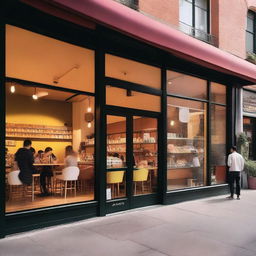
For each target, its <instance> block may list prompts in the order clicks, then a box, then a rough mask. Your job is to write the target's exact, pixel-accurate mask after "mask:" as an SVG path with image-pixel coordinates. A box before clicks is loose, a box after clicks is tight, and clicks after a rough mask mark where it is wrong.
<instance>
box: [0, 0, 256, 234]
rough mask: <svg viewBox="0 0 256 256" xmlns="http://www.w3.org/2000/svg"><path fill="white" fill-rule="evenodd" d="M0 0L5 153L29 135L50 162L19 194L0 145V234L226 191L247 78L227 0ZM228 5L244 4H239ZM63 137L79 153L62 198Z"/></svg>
mask: <svg viewBox="0 0 256 256" xmlns="http://www.w3.org/2000/svg"><path fill="white" fill-rule="evenodd" d="M230 1H236V0H230ZM230 1H228V2H230ZM6 2H8V3H7V4H6V8H7V10H6V11H5V12H4V16H3V17H1V19H2V21H3V23H1V28H2V30H1V33H3V34H2V37H0V38H1V39H0V40H1V44H0V47H1V48H0V49H1V53H2V54H1V55H0V56H1V57H2V58H3V57H5V59H2V63H6V65H5V67H4V66H3V65H2V66H1V69H0V71H1V79H2V83H1V84H2V86H1V87H0V90H1V92H0V97H1V100H0V105H1V110H4V111H2V112H1V113H2V115H1V122H0V131H1V145H4V144H5V138H6V139H7V140H6V144H5V145H6V146H7V147H8V149H9V151H10V153H15V151H16V150H17V148H19V147H21V146H22V140H23V139H24V138H31V139H32V141H33V145H34V146H35V147H36V150H38V149H44V148H45V147H46V146H51V147H52V148H53V149H54V152H55V154H56V156H57V158H58V159H59V163H57V167H56V166H52V169H53V170H54V172H55V175H54V176H53V178H52V179H49V181H48V186H49V189H51V190H52V194H51V196H49V197H47V198H40V200H38V197H37V195H38V193H39V189H38V188H39V186H40V183H39V182H38V177H39V175H37V176H35V177H34V187H33V188H34V189H33V193H34V194H33V195H35V198H34V200H33V201H32V200H31V197H30V196H31V194H30V193H29V192H31V191H32V187H29V189H28V190H25V192H26V193H25V194H26V196H24V197H22V196H21V194H22V193H23V189H24V186H23V185H22V184H19V188H17V190H15V189H12V188H13V187H12V186H14V184H12V183H11V181H10V180H8V177H9V174H10V173H12V172H11V168H10V166H8V165H5V162H4V160H3V159H5V158H4V146H2V147H1V148H0V150H1V151H0V152H1V155H0V161H1V162H0V164H1V166H0V167H1V168H0V169H1V170H5V171H2V172H0V182H1V183H0V194H1V195H3V194H6V198H5V199H3V197H1V198H0V236H1V237H3V236H5V235H6V234H11V233H15V232H20V231H24V230H30V229H33V228H38V227H43V226H48V225H53V224H58V223H64V222H69V221H74V220H79V219H84V218H89V217H92V216H103V215H106V214H108V213H112V212H117V211H122V210H127V209H131V208H136V207H142V206H146V205H153V204H159V203H160V204H169V203H175V202H180V201H183V200H189V199H194V198H199V197H204V196H210V195H216V194H221V193H226V191H227V184H226V161H225V157H226V155H227V152H228V149H229V147H230V146H231V145H232V144H234V143H235V134H236V132H238V129H236V126H237V125H236V124H238V123H239V122H238V121H240V123H241V120H239V119H241V116H242V114H241V113H239V110H240V112H241V109H240V108H239V106H238V104H236V102H235V100H236V99H237V98H238V97H239V95H240V94H239V93H240V89H241V87H242V86H244V85H250V84H255V83H256V72H255V65H253V64H251V63H249V62H247V61H245V60H244V58H245V57H246V54H245V53H246V51H245V49H243V48H245V40H240V39H241V38H243V37H242V36H240V35H237V34H232V33H237V31H236V30H234V29H232V30H230V29H228V30H227V31H226V30H225V29H226V26H222V24H226V20H224V19H223V17H219V15H216V13H217V14H218V11H217V10H219V9H221V10H222V11H225V10H226V14H227V19H228V18H229V20H230V24H232V22H231V21H232V20H234V21H235V22H237V20H239V19H237V17H236V16H235V15H233V16H234V17H233V16H232V15H231V16H230V13H232V12H231V11H230V8H229V6H230V3H228V6H227V5H226V4H227V1H211V3H210V5H209V2H208V1H206V0H205V1H180V3H181V4H180V9H179V1H178V0H175V1H164V2H165V3H166V6H161V4H159V2H161V1H146V0H141V1H125V3H126V4H127V5H128V6H131V7H133V9H130V8H128V7H127V6H124V5H121V4H120V3H117V2H116V1H115V2H114V1H111V0H105V1H93V0H87V1H62V0H54V1H39V0H38V1H37V0H35V1H27V0H26V1H25V0H22V1H10V3H9V1H6ZM85 2H86V4H85ZM148 2H152V3H153V2H158V3H157V8H149V7H150V6H148ZM218 2H219V6H216V4H217V3H218ZM236 2H237V1H236ZM134 5H135V6H136V8H135V7H134ZM210 6H211V12H210V11H209V7H210ZM217 7H219V8H217ZM234 8H240V9H241V10H242V11H241V12H243V15H244V17H245V16H246V13H247V7H246V6H243V8H241V6H239V7H237V5H236V4H234ZM134 9H136V10H137V11H136V10H134ZM240 9H238V10H240ZM156 10H158V13H155V11H156ZM168 10H169V11H170V15H164V13H166V12H167V11H168ZM188 12H189V13H191V15H187V13H188ZM143 13H144V14H146V13H150V14H151V16H154V15H157V16H158V18H159V19H161V20H165V21H166V22H167V23H171V24H172V25H176V26H174V27H176V28H173V26H168V25H166V24H162V22H160V21H158V20H154V19H153V18H152V17H148V16H149V15H144V14H143ZM198 13H200V15H199V16H197V14H198ZM220 13H223V12H220ZM234 13H236V12H234ZM167 16H168V17H167ZM179 16H180V19H179ZM35 17H36V18H35ZM188 17H191V19H188ZM225 17H226V16H225ZM210 20H211V21H212V24H209V21H210ZM241 20H243V22H244V20H245V19H244V18H243V17H242V18H241ZM236 24H237V23H236ZM240 25H241V24H240ZM240 25H239V27H240ZM243 27H244V28H245V24H244V23H243ZM177 28H179V29H180V30H182V31H183V32H184V33H182V32H180V31H178V30H177ZM249 32H250V31H249ZM229 33H231V36H234V37H235V38H236V39H239V40H230V38H231V36H228V35H230V34H229ZM244 34H245V31H244ZM222 35H225V36H222ZM196 38H197V39H196ZM244 38H245V35H244ZM198 39H200V40H201V41H200V40H198ZM4 42H5V43H4ZM206 42H207V43H208V44H207V43H206ZM209 44H212V45H215V46H218V47H219V48H221V49H222V50H228V51H230V52H232V53H234V55H237V56H239V57H240V58H239V57H235V56H234V55H232V54H229V53H226V52H224V51H222V50H221V49H218V48H217V47H214V46H212V45H209ZM228 46H229V47H230V49H228ZM4 53H5V54H4ZM4 84H5V86H3V85H4ZM240 114H241V116H240ZM5 121H6V125H5ZM67 145H72V146H73V148H74V150H75V151H78V150H79V149H80V155H79V159H78V160H79V161H78V168H79V176H78V177H76V178H75V180H74V182H73V184H72V185H69V186H68V187H67V186H66V188H75V189H76V190H77V193H76V194H75V193H73V191H72V190H70V191H69V190H68V195H67V199H65V198H64V197H63V196H62V194H63V193H62V194H61V193H60V191H62V192H63V186H61V184H63V182H60V181H59V180H58V176H57V175H58V172H62V173H63V169H64V167H63V162H64V161H63V160H64V148H65V147H66V146H67ZM38 170H40V168H38ZM64 181H65V180H64ZM64 184H65V182H64ZM71 186H72V187H71ZM21 192H22V193H21Z"/></svg>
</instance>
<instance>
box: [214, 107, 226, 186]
mask: <svg viewBox="0 0 256 256" xmlns="http://www.w3.org/2000/svg"><path fill="white" fill-rule="evenodd" d="M225 182H226V107H222V106H218V105H212V106H211V184H221V183H225Z"/></svg>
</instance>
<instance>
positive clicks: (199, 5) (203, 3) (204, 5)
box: [195, 0, 208, 9]
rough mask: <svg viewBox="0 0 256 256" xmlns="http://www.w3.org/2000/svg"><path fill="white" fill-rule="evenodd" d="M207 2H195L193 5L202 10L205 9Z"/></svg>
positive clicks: (202, 0) (199, 0) (203, 0)
mask: <svg viewBox="0 0 256 256" xmlns="http://www.w3.org/2000/svg"><path fill="white" fill-rule="evenodd" d="M207 2H208V0H195V5H196V6H198V7H201V8H204V9H207Z"/></svg>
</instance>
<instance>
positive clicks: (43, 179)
mask: <svg viewBox="0 0 256 256" xmlns="http://www.w3.org/2000/svg"><path fill="white" fill-rule="evenodd" d="M52 151H53V149H52V148H51V147H47V148H46V149H45V150H44V155H43V159H42V163H44V164H46V166H44V167H43V169H42V171H41V174H40V187H41V195H40V196H49V195H50V193H49V191H48V188H47V181H48V183H49V179H50V178H51V177H52V176H53V171H52V166H51V165H48V166H47V164H54V163H56V162H57V158H56V156H55V155H54V154H53V152H52Z"/></svg>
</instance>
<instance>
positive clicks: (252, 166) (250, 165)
mask: <svg viewBox="0 0 256 256" xmlns="http://www.w3.org/2000/svg"><path fill="white" fill-rule="evenodd" d="M244 170H245V172H246V173H247V174H248V175H249V176H251V177H256V162H254V161H251V160H247V161H245V165H244Z"/></svg>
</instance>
